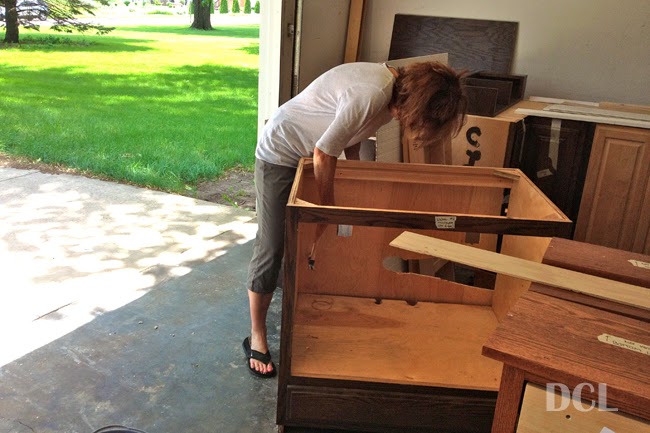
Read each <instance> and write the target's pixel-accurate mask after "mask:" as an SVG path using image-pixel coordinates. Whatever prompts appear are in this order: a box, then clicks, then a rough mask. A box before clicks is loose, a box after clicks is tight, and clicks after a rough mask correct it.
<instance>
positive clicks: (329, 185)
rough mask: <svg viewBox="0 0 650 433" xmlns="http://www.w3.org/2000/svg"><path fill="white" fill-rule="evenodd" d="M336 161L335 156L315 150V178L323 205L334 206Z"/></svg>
mask: <svg viewBox="0 0 650 433" xmlns="http://www.w3.org/2000/svg"><path fill="white" fill-rule="evenodd" d="M336 161H337V159H336V157H335V156H331V155H328V154H326V153H325V152H323V151H322V150H320V149H319V148H316V149H314V177H315V178H316V187H317V188H318V196H319V198H320V204H321V205H325V206H333V205H334V174H335V173H336Z"/></svg>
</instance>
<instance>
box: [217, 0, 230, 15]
mask: <svg viewBox="0 0 650 433" xmlns="http://www.w3.org/2000/svg"><path fill="white" fill-rule="evenodd" d="M219 13H220V14H227V13H228V0H221V4H220V5H219Z"/></svg>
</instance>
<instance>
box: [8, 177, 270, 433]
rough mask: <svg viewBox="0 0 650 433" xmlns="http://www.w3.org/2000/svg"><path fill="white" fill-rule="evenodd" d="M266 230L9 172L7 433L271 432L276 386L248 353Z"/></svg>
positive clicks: (88, 185)
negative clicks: (249, 278) (259, 234)
mask: <svg viewBox="0 0 650 433" xmlns="http://www.w3.org/2000/svg"><path fill="white" fill-rule="evenodd" d="M256 229H257V226H256V224H255V220H254V213H252V212H249V211H244V210H240V209H236V208H231V207H227V206H221V205H217V204H213V203H209V202H205V201H200V200H194V199H191V198H188V197H182V196H176V195H171V194H165V193H161V192H156V191H151V190H147V189H142V188H136V187H132V186H128V185H122V184H117V183H112V182H103V181H98V180H94V179H88V178H84V177H80V176H71V175H51V174H44V173H41V172H38V171H31V170H17V169H11V168H0V272H1V275H2V280H1V281H2V284H1V285H0V298H1V299H0V341H1V342H2V343H1V344H2V346H1V347H2V350H1V351H0V378H1V380H0V432H12V433H14V432H18V433H19V432H23V431H25V432H29V431H38V432H40V433H43V432H57V433H60V432H92V431H94V430H95V429H97V428H99V427H101V426H103V425H109V424H125V425H130V426H132V427H136V428H140V429H143V430H145V431H147V432H149V433H163V432H168V433H172V432H180V431H188V432H189V431H191V432H197V433H202V432H206V433H207V432H214V431H221V432H248V431H269V432H270V431H275V422H274V418H275V393H276V387H277V382H276V381H275V380H271V381H256V380H252V378H251V377H250V376H249V374H248V371H246V368H245V362H244V359H243V355H242V353H241V340H242V339H243V338H244V337H245V336H246V335H247V333H248V327H249V323H248V307H247V298H246V291H245V278H246V269H247V266H248V260H249V259H250V254H251V251H252V242H251V241H252V239H253V238H254V236H255V231H256ZM279 298H281V297H280V296H276V299H275V300H274V303H273V305H272V308H271V311H270V322H271V324H273V323H275V327H273V326H271V329H270V330H269V332H270V334H271V340H270V344H271V351H272V353H273V354H274V355H275V356H276V359H277V353H278V346H279V327H280V323H279V322H280V319H279V309H280V306H279V305H280V300H279ZM277 362H278V361H276V363H277ZM261 403H262V404H261Z"/></svg>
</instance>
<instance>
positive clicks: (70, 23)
mask: <svg viewBox="0 0 650 433" xmlns="http://www.w3.org/2000/svg"><path fill="white" fill-rule="evenodd" d="M98 1H99V3H101V4H103V5H108V0H98ZM16 3H17V1H16V0H5V1H4V6H5V24H4V27H5V28H6V31H5V38H4V42H5V43H8V44H17V43H19V42H20V31H19V29H20V26H22V27H24V28H26V29H34V30H39V29H40V26H39V25H37V24H35V23H34V20H35V19H36V18H35V17H26V16H20V14H19V13H18V9H19V8H18V7H17V5H16ZM44 3H45V4H46V5H47V7H48V9H49V11H50V12H49V18H50V19H51V20H52V21H53V22H54V23H53V24H52V26H51V29H52V30H54V31H57V32H65V33H72V32H73V31H77V32H79V33H85V32H88V31H91V30H94V31H95V32H96V33H97V34H100V35H102V34H106V33H109V32H110V31H112V30H114V27H106V26H102V25H99V24H93V23H89V22H83V21H80V20H79V19H78V18H77V16H79V15H81V14H83V13H87V14H90V15H93V16H94V15H95V13H94V10H95V9H96V6H95V5H94V4H92V3H87V2H86V1H84V0H44Z"/></svg>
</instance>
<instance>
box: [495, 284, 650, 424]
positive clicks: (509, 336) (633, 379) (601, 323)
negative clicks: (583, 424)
mask: <svg viewBox="0 0 650 433" xmlns="http://www.w3.org/2000/svg"><path fill="white" fill-rule="evenodd" d="M603 334H608V335H612V336H616V337H619V338H624V339H627V340H631V341H633V342H636V343H637V344H640V345H646V346H648V345H650V325H649V324H648V323H646V322H641V321H638V320H634V319H630V318H627V317H622V316H620V315H616V314H611V313H608V312H605V311H602V310H598V309H595V308H591V307H588V306H584V305H579V304H576V303H573V302H567V301H564V300H561V299H557V298H553V297H550V296H545V295H542V294H539V293H534V292H528V293H526V294H525V295H523V296H522V297H521V298H520V299H519V301H518V302H517V304H516V305H515V307H514V308H513V309H512V310H511V312H510V314H509V315H508V317H507V318H506V319H505V320H503V321H502V322H501V323H500V324H499V326H497V329H496V331H495V332H494V333H493V334H492V335H491V336H490V337H489V339H488V341H487V342H486V343H485V346H484V348H483V354H484V355H486V356H489V357H491V358H494V359H497V360H499V361H502V362H504V363H505V364H507V365H510V366H512V367H514V368H517V369H520V370H523V371H525V372H527V373H531V374H534V375H536V376H539V377H541V378H543V379H547V380H548V381H549V382H558V383H564V384H566V385H567V386H568V387H569V388H570V389H573V388H574V387H575V386H577V385H579V384H580V383H583V382H588V383H591V384H592V385H593V386H594V388H595V391H596V392H594V393H586V395H583V398H588V399H592V400H594V399H595V400H597V398H598V396H597V393H598V383H606V384H607V400H608V404H609V406H610V407H619V408H620V409H621V410H623V411H625V412H627V413H629V414H632V415H635V416H640V417H642V418H645V419H650V362H648V359H649V358H648V357H649V355H647V354H645V353H640V352H637V351H634V350H629V349H627V348H623V347H618V346H615V345H612V344H607V343H605V342H602V341H600V340H599V336H602V335H603Z"/></svg>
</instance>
